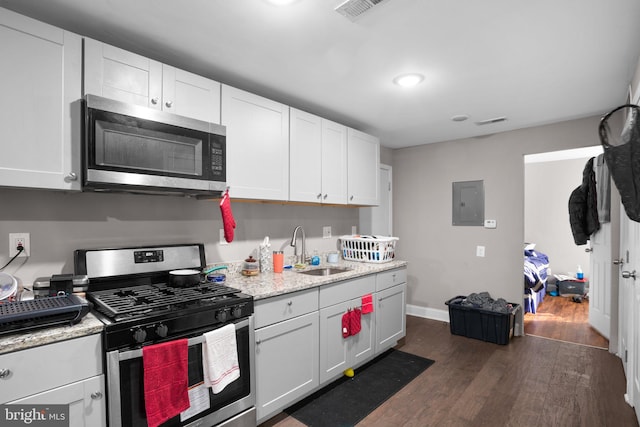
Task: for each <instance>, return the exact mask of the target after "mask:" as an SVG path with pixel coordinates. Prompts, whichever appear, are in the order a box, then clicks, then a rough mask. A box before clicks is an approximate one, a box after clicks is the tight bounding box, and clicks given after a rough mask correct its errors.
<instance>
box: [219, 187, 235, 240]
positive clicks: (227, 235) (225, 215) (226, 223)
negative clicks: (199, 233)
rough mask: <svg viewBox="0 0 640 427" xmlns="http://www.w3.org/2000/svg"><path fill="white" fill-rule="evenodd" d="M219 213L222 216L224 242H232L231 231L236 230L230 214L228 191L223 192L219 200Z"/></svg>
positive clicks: (231, 213)
mask: <svg viewBox="0 0 640 427" xmlns="http://www.w3.org/2000/svg"><path fill="white" fill-rule="evenodd" d="M220 213H221V214H222V224H223V228H224V240H226V241H227V243H231V242H232V241H233V230H234V229H235V228H236V220H235V219H234V218H233V212H231V198H229V190H227V191H225V192H224V195H223V196H222V200H220Z"/></svg>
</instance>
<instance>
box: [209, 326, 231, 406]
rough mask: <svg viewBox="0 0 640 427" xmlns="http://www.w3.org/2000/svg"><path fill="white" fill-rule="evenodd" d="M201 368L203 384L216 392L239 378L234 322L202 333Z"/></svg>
mask: <svg viewBox="0 0 640 427" xmlns="http://www.w3.org/2000/svg"><path fill="white" fill-rule="evenodd" d="M202 368H203V373H204V384H205V385H206V386H207V387H211V391H213V392H214V393H216V394H217V393H220V392H221V391H222V390H223V389H224V388H225V387H226V386H227V385H229V384H231V383H232V382H233V381H235V380H237V379H238V378H240V366H239V365H238V347H237V343H236V327H235V325H234V324H229V325H226V326H223V327H222V328H219V329H214V330H213V331H210V332H207V333H206V334H204V342H203V343H202Z"/></svg>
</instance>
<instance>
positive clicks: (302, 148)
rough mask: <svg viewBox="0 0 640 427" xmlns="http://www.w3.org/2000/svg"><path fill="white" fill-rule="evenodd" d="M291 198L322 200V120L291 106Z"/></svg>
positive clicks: (299, 200) (318, 201)
mask: <svg viewBox="0 0 640 427" xmlns="http://www.w3.org/2000/svg"><path fill="white" fill-rule="evenodd" d="M290 114H291V135H290V145H289V153H290V159H289V170H290V174H291V176H290V179H289V200H293V201H296V202H316V203H320V202H321V201H322V186H321V184H322V160H323V157H322V141H321V137H322V119H321V118H320V117H318V116H315V115H313V114H309V113H305V112H304V111H300V110H296V109H295V108H291V113H290Z"/></svg>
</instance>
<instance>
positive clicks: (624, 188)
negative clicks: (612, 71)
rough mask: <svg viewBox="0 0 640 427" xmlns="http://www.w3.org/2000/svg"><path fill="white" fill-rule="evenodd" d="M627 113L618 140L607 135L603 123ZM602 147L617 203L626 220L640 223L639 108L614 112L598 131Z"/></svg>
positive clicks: (601, 121)
mask: <svg viewBox="0 0 640 427" xmlns="http://www.w3.org/2000/svg"><path fill="white" fill-rule="evenodd" d="M625 109H628V115H627V116H626V117H624V119H625V120H624V125H623V128H622V132H621V134H620V136H617V135H616V134H614V135H610V130H609V125H608V123H607V121H608V120H609V119H610V118H611V116H612V114H613V113H615V112H616V111H623V110H625ZM598 132H599V135H600V142H601V143H602V146H603V147H604V161H605V162H606V163H607V167H608V168H609V173H610V174H611V178H613V182H614V184H615V185H616V188H617V189H618V192H619V193H620V200H621V201H622V205H623V206H624V211H625V212H626V214H627V216H628V217H629V219H631V220H633V221H636V222H640V107H639V106H637V105H634V104H625V105H621V106H620V107H617V108H614V109H613V110H611V111H610V112H609V113H607V115H605V116H604V117H603V118H602V120H600V126H599V128H598Z"/></svg>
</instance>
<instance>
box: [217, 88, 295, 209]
mask: <svg viewBox="0 0 640 427" xmlns="http://www.w3.org/2000/svg"><path fill="white" fill-rule="evenodd" d="M221 118H222V120H221V122H222V124H223V125H224V126H226V127H227V183H228V184H229V186H230V187H231V196H232V197H236V198H246V199H262V200H288V199H289V107H288V106H286V105H283V104H280V103H278V102H275V101H271V100H269V99H266V98H262V97H260V96H257V95H254V94H252V93H249V92H245V91H242V90H240V89H235V88H233V87H230V86H226V85H222V109H221Z"/></svg>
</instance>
